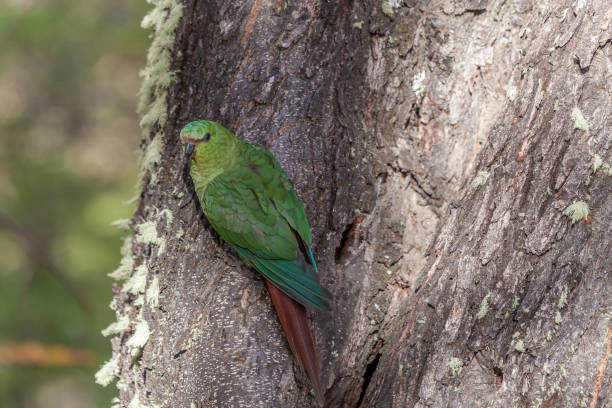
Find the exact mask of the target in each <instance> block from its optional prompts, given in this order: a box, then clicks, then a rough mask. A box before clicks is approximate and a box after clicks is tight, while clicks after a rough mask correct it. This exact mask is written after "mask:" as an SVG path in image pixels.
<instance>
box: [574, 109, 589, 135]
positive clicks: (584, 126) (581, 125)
mask: <svg viewBox="0 0 612 408" xmlns="http://www.w3.org/2000/svg"><path fill="white" fill-rule="evenodd" d="M570 117H571V118H572V120H573V121H574V129H578V130H582V131H584V132H588V131H589V122H588V120H587V119H586V118H585V117H584V115H583V114H582V111H581V110H580V109H578V108H577V107H574V109H572V113H571V114H570Z"/></svg>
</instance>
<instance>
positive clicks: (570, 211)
mask: <svg viewBox="0 0 612 408" xmlns="http://www.w3.org/2000/svg"><path fill="white" fill-rule="evenodd" d="M563 214H564V215H566V216H568V217H569V218H570V219H571V220H572V224H575V223H576V222H577V221H580V220H582V219H586V218H587V217H588V216H589V205H588V204H587V203H585V202H584V201H576V202H575V203H573V204H572V205H570V206H568V207H567V208H566V209H565V211H564V212H563Z"/></svg>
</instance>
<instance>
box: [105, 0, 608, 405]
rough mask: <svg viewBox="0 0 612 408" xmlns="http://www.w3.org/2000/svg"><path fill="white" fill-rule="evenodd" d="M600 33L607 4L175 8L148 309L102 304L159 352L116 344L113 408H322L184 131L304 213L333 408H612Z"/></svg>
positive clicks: (145, 261)
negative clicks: (263, 176) (238, 142)
mask: <svg viewBox="0 0 612 408" xmlns="http://www.w3.org/2000/svg"><path fill="white" fill-rule="evenodd" d="M396 3H397V4H396ZM400 3H401V4H400ZM611 33H612V11H611V9H610V7H609V4H608V0H592V1H586V0H578V1H574V0H572V1H569V0H559V1H554V2H548V3H546V2H545V3H538V4H535V5H534V4H533V2H531V1H524V0H523V1H521V0H516V1H512V0H497V1H486V0H484V1H463V2H459V1H457V2H453V1H443V2H434V1H431V2H427V1H416V0H415V1H410V0H406V1H404V2H395V1H388V2H387V1H385V2H383V4H382V5H381V3H380V2H379V1H365V2H351V1H340V2H333V3H327V2H321V1H313V2H310V1H304V2H293V1H287V0H285V1H283V0H280V1H278V2H263V1H262V0H254V1H249V2H246V3H242V2H223V1H218V2H216V3H215V2H214V1H210V2H203V1H200V2H195V1H185V3H184V9H183V17H182V19H181V21H180V23H179V26H178V29H177V31H176V38H175V39H174V48H173V50H172V64H171V69H172V70H175V71H176V74H175V81H174V82H173V83H172V84H171V85H170V87H169V89H168V94H167V99H166V101H167V106H168V108H167V121H165V122H164V126H163V129H162V130H163V134H164V139H163V140H164V145H163V151H162V156H161V160H160V161H159V164H158V167H157V168H156V169H155V170H154V177H153V176H151V177H149V178H148V179H147V180H146V181H147V183H146V185H145V187H144V189H143V192H142V195H141V200H140V205H139V208H138V211H137V213H136V215H135V217H134V219H133V221H132V228H133V229H134V230H135V232H136V233H137V235H136V237H135V238H134V241H133V243H132V253H133V259H134V265H136V268H138V266H140V265H145V266H146V271H147V286H146V287H147V295H148V291H149V290H150V289H151V286H152V285H153V281H154V280H155V281H156V282H155V284H157V283H158V284H159V299H158V300H157V297H155V301H149V300H150V299H149V296H147V299H146V301H145V302H144V304H142V303H143V302H142V301H140V302H139V301H138V297H137V296H135V295H133V294H129V293H126V291H125V290H123V291H122V290H120V289H119V288H118V287H117V288H116V296H115V307H116V309H117V311H118V314H119V315H121V316H131V317H130V318H131V319H134V316H140V317H141V319H142V320H143V321H144V322H146V324H147V326H148V329H149V331H150V335H149V337H148V340H147V342H146V344H145V345H144V347H142V349H138V350H137V351H136V352H135V351H134V347H132V346H133V345H134V344H135V343H136V344H137V343H138V342H134V341H133V342H132V346H130V339H132V338H133V337H134V336H136V334H135V333H134V330H131V329H130V328H128V329H127V330H125V331H124V332H123V333H121V334H120V335H119V336H118V337H116V338H115V339H114V340H113V345H114V353H115V355H116V356H118V358H119V366H120V372H119V377H120V381H119V387H120V390H121V392H120V399H121V400H122V401H123V402H124V403H125V404H126V405H127V404H128V403H133V404H136V403H140V404H141V405H143V406H156V405H157V406H162V407H189V406H204V407H226V406H227V407H234V406H245V407H256V406H261V407H281V406H286V407H305V406H311V405H314V402H313V398H312V395H311V393H310V391H309V384H308V380H307V378H306V376H305V375H304V373H302V372H301V371H300V370H299V368H298V366H297V364H296V362H295V361H294V359H293V357H292V356H291V354H290V351H289V348H288V345H287V343H286V341H285V339H284V337H283V333H282V330H281V328H280V324H279V323H278V320H277V317H276V315H275V313H274V310H273V307H272V305H271V302H270V299H269V296H268V293H267V291H266V289H265V285H263V282H262V280H261V279H260V278H259V277H258V276H257V274H256V273H254V272H252V271H251V270H248V269H246V268H244V267H243V266H242V265H241V262H240V261H239V259H238V258H237V257H236V256H235V254H234V253H232V251H231V250H229V248H228V247H227V245H225V244H223V243H222V242H221V241H220V239H219V238H218V236H216V234H215V233H214V232H213V231H212V228H211V227H210V226H209V225H208V224H207V222H206V220H205V219H204V217H203V216H202V212H201V209H200V208H199V205H198V203H197V200H196V199H195V198H194V196H193V194H192V192H193V186H192V185H191V182H190V181H189V179H188V177H187V173H186V171H185V162H184V159H183V157H182V154H181V151H180V145H179V141H178V132H179V130H180V128H181V127H182V126H183V125H184V124H185V123H187V122H188V121H191V120H195V119H201V118H207V119H212V120H215V121H218V122H221V123H223V124H225V125H226V126H227V127H228V128H229V129H230V130H232V131H234V132H236V134H237V135H239V136H240V137H243V138H244V139H246V140H247V141H249V142H256V143H259V144H261V145H264V146H266V147H267V148H268V149H270V150H271V151H272V152H273V153H274V154H275V155H276V157H277V158H278V159H279V161H280V163H281V164H282V166H283V167H284V169H285V170H286V172H287V173H288V174H289V176H290V177H291V179H292V180H294V183H295V187H296V190H297V191H298V194H299V195H300V197H301V198H302V200H303V202H304V203H305V207H306V210H307V213H308V215H309V219H310V222H311V225H312V228H313V237H314V249H315V254H316V257H317V259H318V262H319V265H320V271H321V275H322V278H321V280H322V283H323V284H324V285H325V286H326V287H327V288H329V289H330V291H331V292H332V294H333V296H334V300H333V304H332V312H331V313H329V314H320V313H318V314H313V315H312V316H311V317H312V322H313V330H314V336H315V341H316V343H317V347H318V350H319V354H320V357H321V366H322V378H323V385H324V387H326V388H327V394H326V396H327V399H328V405H329V406H330V407H337V406H345V407H355V406H363V407H370V406H371V407H374V406H375V407H412V406H416V407H425V406H427V407H430V406H433V407H447V406H449V407H450V406H452V407H473V406H478V407H514V406H516V407H556V406H563V407H577V406H585V407H587V406H588V407H605V406H609V405H612V395H611V394H612V390H611V388H612V380H611V379H610V378H611V376H610V370H612V369H611V368H610V367H608V365H609V364H608V356H609V354H610V348H611V347H610V342H611V341H612V340H611V338H612V326H611V323H610V318H611V317H612V282H611V280H610V277H609V273H610V269H611V267H612V258H611V257H610V255H609V253H610V249H611V248H610V247H611V241H612V240H611V237H612V230H611V227H610V220H611V219H612V201H611V200H610V198H611V195H612V194H611V191H612V188H611V182H612V177H611V175H612V171H610V155H611V153H612V152H611V150H612V137H611V134H612V120H611V119H610V118H611V113H612V50H611V49H612V45H611V43H610V38H611ZM580 113H582V115H583V116H584V120H583V118H581V117H580ZM152 136H153V135H151V137H152ZM146 140H148V139H145V144H146V143H147V142H146ZM597 157H601V158H603V164H602V165H601V166H600V167H599V168H598V169H597V170H595V168H597V166H593V163H594V162H595V164H597V162H598V160H597ZM476 173H478V177H475V175H476ZM183 193H185V194H184V195H182V194H183ZM577 201H582V202H586V203H587V204H588V206H589V208H590V212H589V215H588V217H586V218H585V219H583V220H581V221H580V222H575V223H572V221H571V220H570V217H568V216H566V215H564V211H565V210H566V208H567V207H568V206H569V205H571V204H573V203H575V202H577ZM151 220H153V221H155V222H156V224H154V225H155V226H156V227H155V228H156V230H155V231H156V233H157V236H158V237H157V238H158V239H156V240H154V239H140V240H139V239H138V234H141V235H142V231H141V230H140V229H142V228H143V227H142V225H143V223H145V222H150V221H151ZM151 247H153V248H151ZM152 291H153V292H155V290H152ZM136 331H137V329H136ZM130 406H131V405H130ZM135 406H137V405H135Z"/></svg>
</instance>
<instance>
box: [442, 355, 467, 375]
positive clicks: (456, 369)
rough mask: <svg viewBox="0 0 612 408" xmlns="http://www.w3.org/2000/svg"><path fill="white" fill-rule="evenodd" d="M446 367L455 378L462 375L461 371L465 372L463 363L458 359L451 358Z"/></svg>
mask: <svg viewBox="0 0 612 408" xmlns="http://www.w3.org/2000/svg"><path fill="white" fill-rule="evenodd" d="M446 365H447V366H448V368H450V370H451V373H452V375H453V376H457V375H459V374H461V370H463V361H461V359H459V358H457V357H451V358H450V359H449V360H448V363H446Z"/></svg>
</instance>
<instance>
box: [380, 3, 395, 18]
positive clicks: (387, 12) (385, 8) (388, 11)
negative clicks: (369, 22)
mask: <svg viewBox="0 0 612 408" xmlns="http://www.w3.org/2000/svg"><path fill="white" fill-rule="evenodd" d="M380 8H381V10H382V12H383V13H384V14H385V15H387V16H392V15H393V7H391V4H389V2H388V1H387V0H384V1H383V2H382V3H381V4H380Z"/></svg>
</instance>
